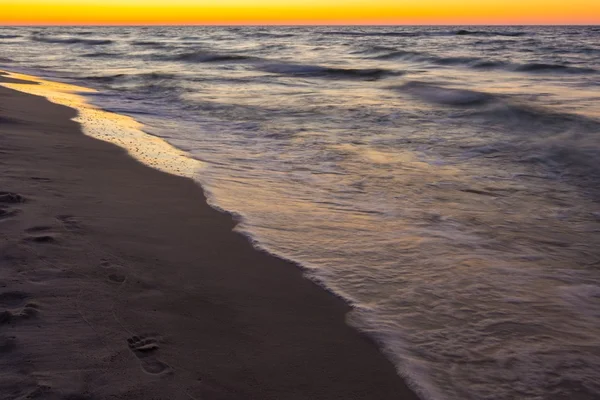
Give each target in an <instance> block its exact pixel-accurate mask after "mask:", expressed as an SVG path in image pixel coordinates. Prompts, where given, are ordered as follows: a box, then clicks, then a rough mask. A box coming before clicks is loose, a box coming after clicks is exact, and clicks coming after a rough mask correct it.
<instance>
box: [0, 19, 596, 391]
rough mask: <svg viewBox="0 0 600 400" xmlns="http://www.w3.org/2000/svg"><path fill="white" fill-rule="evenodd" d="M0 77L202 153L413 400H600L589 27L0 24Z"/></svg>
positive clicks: (253, 221) (210, 181)
mask: <svg viewBox="0 0 600 400" xmlns="http://www.w3.org/2000/svg"><path fill="white" fill-rule="evenodd" d="M0 68H1V69H5V70H9V71H17V72H21V73H27V74H31V75H35V76H38V77H42V78H44V79H48V80H50V81H56V82H63V83H67V84H71V85H77V86H80V87H85V88H90V89H94V90H93V91H92V90H87V91H81V93H80V94H79V95H81V96H83V97H84V98H85V100H86V101H87V102H88V103H89V104H91V105H93V106H94V107H96V108H97V109H99V110H104V111H107V112H109V113H115V114H118V115H122V116H126V117H127V118H128V119H131V120H134V121H136V123H138V124H139V130H140V131H141V132H142V134H141V135H140V136H139V137H138V138H137V139H135V140H136V141H139V142H140V143H141V142H143V141H145V140H146V139H148V140H154V141H156V140H159V141H161V142H163V141H164V142H166V143H168V144H169V146H172V147H173V148H176V149H178V150H177V151H178V152H180V153H181V154H183V156H184V157H187V158H189V159H190V160H196V161H198V164H197V165H198V167H197V168H195V169H194V170H193V171H192V173H191V175H190V176H191V177H192V178H193V179H195V180H196V181H197V182H198V183H199V184H200V185H202V187H203V188H204V189H205V191H206V193H207V196H208V198H209V202H210V204H211V205H213V206H214V207H217V208H219V209H222V210H225V211H228V212H230V213H232V214H233V215H234V216H235V217H236V218H237V219H238V220H239V225H238V227H237V228H236V229H237V230H238V231H239V232H240V233H241V234H244V235H247V236H248V238H249V239H250V240H252V242H253V243H254V244H255V245H256V246H257V247H258V248H260V249H262V250H264V251H268V252H271V253H273V254H276V255H278V256H280V257H284V258H286V259H289V260H292V261H294V262H296V263H297V264H298V265H299V266H300V267H301V268H303V269H304V270H305V273H306V275H307V276H308V277H309V278H310V279H313V280H314V281H315V282H316V283H318V284H319V285H322V286H323V287H324V288H326V289H327V290H329V291H331V292H332V293H334V294H336V295H337V296H340V297H342V298H344V299H345V300H346V301H348V302H349V303H350V304H351V305H352V306H353V308H352V312H351V313H350V314H349V315H348V317H347V320H348V323H349V324H351V325H352V326H354V327H356V328H357V329H359V330H361V331H363V332H365V333H366V334H367V335H369V336H370V337H371V338H372V339H373V340H375V341H376V343H377V344H378V345H379V347H380V348H381V351H383V352H384V353H385V354H386V355H387V356H388V357H389V359H390V360H391V361H392V362H393V363H394V364H395V365H396V367H397V371H398V373H399V375H400V376H402V377H403V378H404V379H405V380H406V381H407V382H408V383H409V385H410V386H411V387H412V388H413V389H415V391H417V392H418V393H419V395H420V396H421V397H422V398H423V399H424V400H455V399H456V400H471V399H472V400H512V399H523V400H562V399H564V400H567V399H568V400H588V399H589V400H593V399H594V400H597V399H600V27H598V26H377V27H371V26H318V27H315V26H302V27H286V26H278V27H263V26H253V27H240V26H232V27H216V26H213V27H208V26H187V27H172V26H171V27H169V26H164V27H0ZM84 128H85V124H84ZM136 129H138V128H136ZM162 162H163V164H168V163H169V161H168V159H163V161H162ZM175 173H177V171H175ZM199 201H200V200H199ZM248 268H252V266H251V265H249V266H248Z"/></svg>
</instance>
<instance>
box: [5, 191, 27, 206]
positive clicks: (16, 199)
mask: <svg viewBox="0 0 600 400" xmlns="http://www.w3.org/2000/svg"><path fill="white" fill-rule="evenodd" d="M0 203H4V204H18V203H25V197H23V196H21V195H20V194H18V193H13V192H0Z"/></svg>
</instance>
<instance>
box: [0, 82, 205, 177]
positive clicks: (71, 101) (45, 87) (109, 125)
mask: <svg viewBox="0 0 600 400" xmlns="http://www.w3.org/2000/svg"><path fill="white" fill-rule="evenodd" d="M2 72H5V73H6V74H7V75H5V76H6V77H7V78H12V79H20V80H25V81H30V82H35V83H37V85H31V84H23V83H4V82H0V85H2V86H5V87H7V88H9V89H14V90H18V91H20V92H23V93H28V94H33V95H36V96H42V97H45V98H46V99H48V100H49V101H51V102H52V103H56V104H60V105H63V106H67V107H70V108H73V109H75V110H77V117H75V118H74V119H73V120H74V121H75V122H78V123H80V124H81V127H82V131H83V133H85V134H86V135H88V136H91V137H93V138H96V139H100V140H103V141H106V142H110V143H113V144H116V145H117V146H119V147H122V148H124V149H126V150H127V152H128V153H129V154H130V155H131V156H132V157H134V158H135V159H136V160H138V161H141V162H142V163H144V164H146V165H148V166H151V167H153V168H156V169H158V170H160V171H163V172H167V173H171V174H175V175H179V176H184V177H188V178H191V177H193V176H194V175H195V173H196V172H197V171H198V170H199V169H201V168H202V167H203V163H202V162H201V161H198V160H195V159H193V158H190V157H188V156H187V155H186V154H185V153H184V152H182V151H180V150H178V149H176V148H175V147H173V146H171V145H170V144H169V143H167V142H166V141H164V140H163V139H160V138H158V137H156V136H152V135H149V134H147V133H145V132H143V131H142V128H143V125H142V124H140V123H139V122H137V121H136V120H134V119H133V118H131V117H128V116H125V115H119V114H115V113H111V112H107V111H104V110H101V109H99V108H97V107H95V106H93V105H91V104H89V103H87V102H86V101H85V98H84V97H83V96H82V95H81V94H84V93H95V92H96V90H94V89H90V88H85V87H82V86H75V85H70V84H66V83H60V82H52V81H47V80H44V79H41V78H38V77H36V76H31V75H25V74H19V73H14V72H9V71H2Z"/></svg>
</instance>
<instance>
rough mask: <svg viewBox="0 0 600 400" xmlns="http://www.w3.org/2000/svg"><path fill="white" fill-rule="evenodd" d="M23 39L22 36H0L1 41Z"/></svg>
mask: <svg viewBox="0 0 600 400" xmlns="http://www.w3.org/2000/svg"><path fill="white" fill-rule="evenodd" d="M20 37H23V36H21V35H0V39H16V38H20Z"/></svg>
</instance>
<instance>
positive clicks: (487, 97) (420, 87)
mask: <svg viewBox="0 0 600 400" xmlns="http://www.w3.org/2000/svg"><path fill="white" fill-rule="evenodd" d="M391 89H394V90H398V91H401V92H405V93H408V94H410V95H412V96H414V97H417V98H419V99H421V100H424V101H426V102H428V103H434V104H441V105H451V106H473V105H483V104H486V103H488V102H490V101H491V100H493V99H494V96H492V95H491V94H488V93H483V92H477V91H474V90H466V89H454V88H447V87H443V86H437V85H433V84H430V83H426V82H420V81H411V82H407V83H405V84H404V85H401V86H392V87H391Z"/></svg>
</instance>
